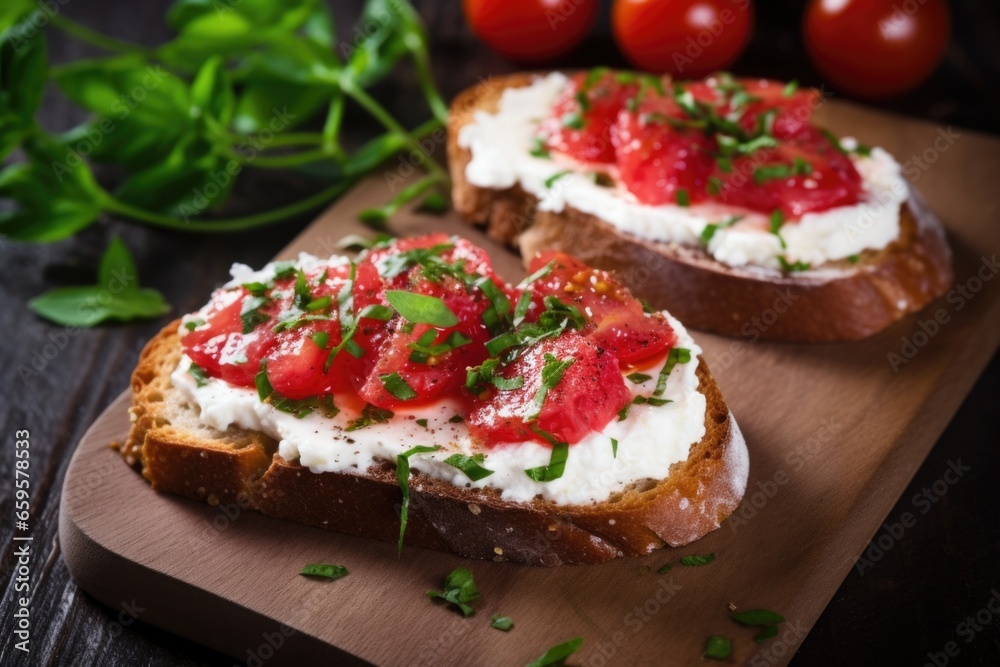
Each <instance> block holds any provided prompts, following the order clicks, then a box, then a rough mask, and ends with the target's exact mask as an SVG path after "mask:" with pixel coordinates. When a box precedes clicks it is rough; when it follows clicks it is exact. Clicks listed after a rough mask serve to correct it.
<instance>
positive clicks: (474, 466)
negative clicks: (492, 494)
mask: <svg viewBox="0 0 1000 667" xmlns="http://www.w3.org/2000/svg"><path fill="white" fill-rule="evenodd" d="M483 460H484V457H483V455H482V454H475V455H474V456H468V455H466V454H452V455H451V456H449V457H448V458H446V459H445V460H444V462H445V463H447V464H448V465H450V466H452V467H454V468H458V469H459V470H461V471H462V472H464V473H465V476H466V477H468V478H469V479H471V480H472V481H473V482H478V481H479V480H481V479H483V478H485V477H489V476H490V475H492V474H493V472H494V471H493V470H487V469H486V468H484V467H483V466H482V465H480V464H481V463H482V462H483Z"/></svg>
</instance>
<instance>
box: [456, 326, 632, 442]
mask: <svg viewBox="0 0 1000 667" xmlns="http://www.w3.org/2000/svg"><path fill="white" fill-rule="evenodd" d="M552 359H555V360H558V361H568V360H573V363H572V364H571V365H570V366H568V367H567V368H566V369H565V370H564V371H563V374H562V378H561V379H560V381H559V382H558V383H557V384H556V385H555V386H554V387H552V388H549V389H548V390H547V393H546V395H545V398H544V400H543V402H542V406H541V410H540V411H539V408H538V404H537V402H536V396H537V395H538V391H539V389H540V388H541V386H542V369H543V368H544V367H545V364H546V363H547V360H552ZM501 375H502V376H503V377H504V378H507V379H513V378H516V377H521V378H523V384H522V386H521V387H520V388H518V389H514V390H511V391H500V390H494V389H491V390H489V391H490V392H491V396H490V398H488V399H487V400H484V401H479V402H477V403H476V404H475V405H474V407H473V409H472V411H471V412H470V413H469V415H468V417H467V418H466V422H467V423H468V425H469V430H470V431H471V432H472V435H473V437H476V438H478V439H479V440H480V441H482V442H483V443H484V444H486V445H487V446H491V445H494V444H497V443H503V442H522V441H525V440H536V441H539V442H545V443H547V442H548V441H547V440H546V439H545V438H544V437H543V436H542V435H540V434H539V433H538V432H537V431H535V430H533V428H532V427H536V428H538V429H541V430H543V431H545V432H547V433H550V434H552V435H553V436H554V437H555V438H556V439H557V440H560V441H564V442H568V443H570V444H573V443H576V442H579V441H580V440H581V439H582V438H583V437H584V436H586V435H587V434H589V433H590V432H592V431H599V430H601V429H603V428H604V427H605V426H606V425H607V424H608V422H610V421H611V420H612V419H613V418H615V417H616V415H617V413H618V411H619V410H621V409H622V408H623V407H625V405H626V404H628V402H629V401H631V400H632V394H631V392H629V390H628V388H627V387H626V386H625V381H624V379H623V378H622V374H621V372H620V371H619V369H618V362H617V360H616V359H615V358H614V356H613V355H612V354H611V353H610V352H609V351H607V350H604V349H602V348H601V347H599V346H598V345H597V344H596V343H594V342H593V341H591V340H590V339H588V338H584V337H583V336H580V335H578V334H575V333H568V334H565V335H563V336H560V337H559V338H556V339H549V340H545V341H542V342H541V343H538V344H537V345H534V346H533V347H531V348H529V349H528V350H526V351H524V352H523V353H522V354H521V356H519V357H518V358H517V359H515V360H514V361H513V362H511V363H510V364H508V365H507V366H505V367H504V368H503V370H502V371H501Z"/></svg>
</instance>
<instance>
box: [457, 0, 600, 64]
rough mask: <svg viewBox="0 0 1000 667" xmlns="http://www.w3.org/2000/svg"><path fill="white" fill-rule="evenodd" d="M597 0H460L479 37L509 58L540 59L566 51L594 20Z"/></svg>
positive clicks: (581, 36) (587, 30)
mask: <svg viewBox="0 0 1000 667" xmlns="http://www.w3.org/2000/svg"><path fill="white" fill-rule="evenodd" d="M599 7H600V5H599V2H598V1H597V0H463V1H462V10H463V12H464V13H465V18H466V21H468V23H469V26H470V27H471V28H472V31H473V32H474V33H476V36H477V37H479V39H481V40H483V41H484V42H485V43H486V44H487V45H488V46H489V47H490V48H492V49H493V50H494V51H496V52H497V53H499V54H500V55H502V56H504V57H505V58H507V59H509V60H513V61H516V62H528V63H540V62H544V61H547V60H551V59H553V58H555V57H557V56H560V55H563V54H564V53H568V52H569V51H571V50H572V49H573V48H574V47H575V46H577V45H578V44H579V43H580V42H581V41H582V40H583V39H584V38H585V37H586V36H587V34H588V33H589V32H590V30H591V28H593V26H594V23H595V22H596V21H597V13H598V9H599Z"/></svg>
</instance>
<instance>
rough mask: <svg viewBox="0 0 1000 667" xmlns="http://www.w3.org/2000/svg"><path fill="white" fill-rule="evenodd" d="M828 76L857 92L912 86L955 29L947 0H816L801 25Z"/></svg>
mask: <svg viewBox="0 0 1000 667" xmlns="http://www.w3.org/2000/svg"><path fill="white" fill-rule="evenodd" d="M802 32H803V36H804V38H805V43H806V50H807V51H808V52H809V56H810V58H812V61H813V62H814V63H815V64H816V67H817V69H819V71H820V72H821V73H822V74H823V76H824V78H825V79H826V80H828V81H830V82H831V83H832V84H833V85H834V86H835V87H837V88H840V89H842V90H846V91H848V92H850V93H853V94H855V95H859V96H862V97H868V98H882V97H889V96H892V95H897V94H899V93H902V92H905V91H907V90H910V89H911V88H913V87H915V86H917V85H918V84H919V83H920V82H922V81H923V80H924V79H926V78H927V77H928V76H929V75H930V73H931V72H933V71H934V68H935V67H937V64H938V63H939V62H940V61H941V57H942V56H943V55H944V52H945V49H946V48H947V46H948V37H949V34H950V33H951V12H950V11H949V10H948V3H947V2H945V0H920V2H898V1H897V0H838V1H837V2H831V1H830V0H811V2H810V3H809V6H808V7H807V8H806V12H805V17H804V19H803V26H802Z"/></svg>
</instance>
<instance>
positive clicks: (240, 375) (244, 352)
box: [181, 287, 281, 387]
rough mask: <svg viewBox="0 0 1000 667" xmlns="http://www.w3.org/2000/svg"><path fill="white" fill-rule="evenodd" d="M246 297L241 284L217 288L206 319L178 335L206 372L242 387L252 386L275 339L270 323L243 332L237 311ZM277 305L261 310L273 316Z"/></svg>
mask: <svg viewBox="0 0 1000 667" xmlns="http://www.w3.org/2000/svg"><path fill="white" fill-rule="evenodd" d="M248 297H250V293H249V292H248V291H247V290H246V289H244V288H242V287H240V288H236V289H230V290H217V291H216V292H215V294H213V295H212V302H211V306H210V309H209V312H208V314H207V315H206V316H205V318H204V319H205V323H204V324H202V325H200V326H198V327H197V328H196V329H195V330H194V331H191V332H189V333H187V334H186V335H185V336H184V337H183V338H182V339H181V344H182V346H183V347H184V351H185V353H186V354H187V355H188V357H190V358H191V360H192V361H193V362H194V363H196V364H197V365H199V366H201V367H202V368H204V369H205V371H206V372H207V373H208V375H210V376H211V377H215V378H219V379H222V380H225V381H226V382H229V383H231V384H234V385H237V386H241V387H252V386H253V384H254V377H255V376H256V375H257V372H258V371H259V370H260V361H261V359H263V358H264V357H265V356H267V354H268V352H270V350H271V349H272V348H273V347H274V343H275V337H274V333H273V332H272V331H271V327H270V326H264V325H259V326H257V327H256V328H254V329H253V330H252V331H250V332H247V333H244V332H243V322H242V318H241V315H240V314H241V311H242V309H243V303H244V301H245V300H246V299H247V298H248ZM280 307H281V306H280V304H278V303H272V304H270V305H268V306H265V307H264V308H262V309H261V310H262V312H264V313H266V314H267V315H268V316H270V317H273V316H274V314H276V313H277V312H278V311H279V309H280Z"/></svg>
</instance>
